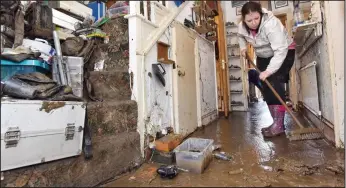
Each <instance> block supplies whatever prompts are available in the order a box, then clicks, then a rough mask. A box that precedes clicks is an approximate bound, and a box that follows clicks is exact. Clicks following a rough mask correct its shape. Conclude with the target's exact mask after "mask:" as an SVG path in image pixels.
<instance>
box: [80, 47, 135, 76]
mask: <svg viewBox="0 0 346 188" xmlns="http://www.w3.org/2000/svg"><path fill="white" fill-rule="evenodd" d="M128 49H129V44H128V43H125V44H117V45H109V44H99V45H97V46H96V48H95V50H94V51H93V54H92V56H91V58H90V61H89V63H88V64H87V65H86V66H88V70H89V71H94V68H95V64H96V63H98V62H101V61H103V70H102V71H116V70H118V71H124V72H125V71H128V70H129V55H128Z"/></svg>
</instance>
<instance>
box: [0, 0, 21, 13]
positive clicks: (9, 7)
mask: <svg viewBox="0 0 346 188" xmlns="http://www.w3.org/2000/svg"><path fill="white" fill-rule="evenodd" d="M19 5H20V1H19V0H12V1H8V0H6V1H1V3H0V10H1V11H6V12H12V11H16V9H17V8H18V6H19Z"/></svg>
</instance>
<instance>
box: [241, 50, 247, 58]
mask: <svg viewBox="0 0 346 188" xmlns="http://www.w3.org/2000/svg"><path fill="white" fill-rule="evenodd" d="M246 52H247V49H243V50H241V51H240V55H241V56H243V57H246Z"/></svg>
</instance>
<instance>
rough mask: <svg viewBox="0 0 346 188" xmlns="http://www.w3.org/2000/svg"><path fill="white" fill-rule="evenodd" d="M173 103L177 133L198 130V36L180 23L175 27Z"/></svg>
mask: <svg viewBox="0 0 346 188" xmlns="http://www.w3.org/2000/svg"><path fill="white" fill-rule="evenodd" d="M172 33H173V46H172V48H173V58H174V60H175V63H176V69H174V70H173V93H174V95H173V101H174V122H175V131H176V132H177V133H178V134H181V135H187V134H189V133H191V132H193V131H194V130H195V129H196V128H197V93H196V67H195V41H196V35H195V34H194V33H193V32H192V31H190V30H188V29H186V28H185V27H184V26H183V25H181V24H180V23H175V24H174V27H173V32H172Z"/></svg>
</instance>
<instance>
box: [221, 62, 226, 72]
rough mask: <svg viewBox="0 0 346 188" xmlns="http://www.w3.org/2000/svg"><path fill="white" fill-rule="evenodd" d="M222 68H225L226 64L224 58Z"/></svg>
mask: <svg viewBox="0 0 346 188" xmlns="http://www.w3.org/2000/svg"><path fill="white" fill-rule="evenodd" d="M221 63H222V70H225V65H226V63H225V61H224V60H222V62H221Z"/></svg>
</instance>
